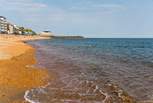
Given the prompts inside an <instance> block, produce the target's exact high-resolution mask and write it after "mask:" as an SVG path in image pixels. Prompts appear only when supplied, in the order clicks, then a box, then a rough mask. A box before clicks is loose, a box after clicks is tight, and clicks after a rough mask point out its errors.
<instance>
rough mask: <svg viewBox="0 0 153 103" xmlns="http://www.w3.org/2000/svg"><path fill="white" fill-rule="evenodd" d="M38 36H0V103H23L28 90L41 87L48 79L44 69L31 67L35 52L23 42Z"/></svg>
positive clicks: (34, 61) (34, 60) (35, 38)
mask: <svg viewBox="0 0 153 103" xmlns="http://www.w3.org/2000/svg"><path fill="white" fill-rule="evenodd" d="M37 39H48V37H39V36H14V35H0V103H24V102H25V101H24V93H25V91H26V90H28V89H32V88H36V87H39V86H43V85H45V84H46V83H47V80H48V79H49V78H50V77H49V76H48V72H47V71H46V70H45V69H41V68H38V67H33V66H32V65H33V64H35V63H36V59H35V50H34V48H32V47H31V46H29V45H27V44H25V43H23V42H22V41H25V40H37Z"/></svg>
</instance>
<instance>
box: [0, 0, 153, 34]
mask: <svg viewBox="0 0 153 103" xmlns="http://www.w3.org/2000/svg"><path fill="white" fill-rule="evenodd" d="M0 15H3V16H6V17H7V18H8V20H9V21H11V22H12V23H15V24H17V25H20V26H25V27H29V28H33V29H34V30H35V31H37V32H39V31H43V30H50V31H52V32H54V33H56V34H58V35H62V34H65V35H83V36H86V37H153V0H0Z"/></svg>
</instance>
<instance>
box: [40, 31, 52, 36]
mask: <svg viewBox="0 0 153 103" xmlns="http://www.w3.org/2000/svg"><path fill="white" fill-rule="evenodd" d="M40 36H47V37H51V36H54V35H53V33H52V32H51V31H43V32H41V33H40Z"/></svg>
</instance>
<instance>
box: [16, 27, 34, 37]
mask: <svg viewBox="0 0 153 103" xmlns="http://www.w3.org/2000/svg"><path fill="white" fill-rule="evenodd" d="M19 29H20V31H21V34H22V35H36V32H35V31H33V30H32V29H30V28H24V27H19Z"/></svg>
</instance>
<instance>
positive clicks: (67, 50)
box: [24, 38, 153, 103]
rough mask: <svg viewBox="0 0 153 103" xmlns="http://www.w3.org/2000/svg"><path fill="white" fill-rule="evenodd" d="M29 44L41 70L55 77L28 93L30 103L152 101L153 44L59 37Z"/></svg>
mask: <svg viewBox="0 0 153 103" xmlns="http://www.w3.org/2000/svg"><path fill="white" fill-rule="evenodd" d="M28 44H30V45H32V46H33V47H34V48H36V58H37V65H36V66H39V67H42V68H44V69H47V70H48V72H49V74H50V75H53V74H54V76H55V78H54V80H50V81H49V82H48V84H46V85H45V86H43V87H38V88H33V89H31V90H27V91H26V92H25V96H24V98H25V99H26V101H28V102H30V103H137V102H138V103H140V102H141V103H147V101H153V39H147V38H146V39H145V38H143V39H136V38H135V39H134V38H133V39H131V38H129V39H127V38H115V39H114V38H85V39H60V38H59V39H50V40H38V41H29V42H28ZM145 101H146V102H145Z"/></svg>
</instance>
